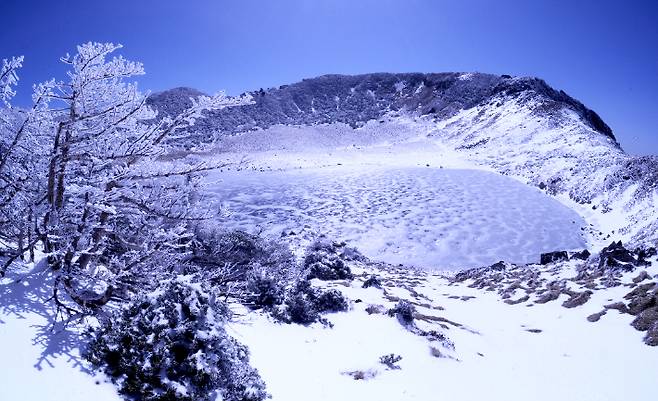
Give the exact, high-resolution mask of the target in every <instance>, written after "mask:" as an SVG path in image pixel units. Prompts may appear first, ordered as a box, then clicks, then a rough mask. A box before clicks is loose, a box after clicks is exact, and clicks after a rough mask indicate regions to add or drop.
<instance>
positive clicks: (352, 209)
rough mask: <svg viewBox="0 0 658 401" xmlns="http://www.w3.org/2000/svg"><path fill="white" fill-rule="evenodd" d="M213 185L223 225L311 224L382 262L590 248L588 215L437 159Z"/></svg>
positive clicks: (457, 265)
mask: <svg viewBox="0 0 658 401" xmlns="http://www.w3.org/2000/svg"><path fill="white" fill-rule="evenodd" d="M213 178H215V179H217V180H218V182H216V184H214V185H212V191H213V193H214V194H215V195H216V196H217V198H218V199H219V200H221V201H222V202H223V205H224V207H225V208H226V212H227V214H228V215H227V216H226V219H225V220H224V221H222V222H221V223H222V225H223V226H226V227H231V228H236V229H243V230H246V231H250V232H262V233H263V234H265V235H273V236H278V235H280V234H281V233H282V232H288V231H293V232H300V231H301V230H302V228H304V227H305V226H306V227H307V228H310V229H311V230H313V231H316V232H321V233H323V234H325V235H327V236H329V237H331V238H334V239H336V240H343V241H346V242H347V243H348V244H349V245H350V246H355V247H357V248H358V249H359V250H360V251H361V252H362V253H363V254H364V255H366V256H368V257H369V258H371V259H373V260H381V261H386V262H388V263H395V264H398V263H400V264H406V265H414V266H418V267H423V268H434V269H463V268H469V267H479V266H486V265H490V264H493V263H495V262H497V261H500V260H505V261H509V262H515V263H531V262H537V261H538V257H539V255H540V254H541V253H542V252H548V251H553V250H563V249H568V250H573V249H582V248H583V247H584V246H585V245H586V243H585V240H584V239H583V236H582V229H584V227H585V225H586V224H585V222H584V220H583V219H582V218H581V217H580V216H579V215H578V214H577V213H576V212H574V211H572V210H571V209H569V208H567V207H565V206H564V205H562V204H560V203H559V202H558V201H556V200H554V199H552V198H550V197H549V196H547V195H545V194H544V193H542V192H541V191H539V190H538V189H535V188H531V187H528V186H526V185H524V184H522V183H520V182H518V181H515V180H512V179H510V178H507V177H503V176H501V175H498V174H494V173H490V172H484V171H478V170H463V169H439V168H431V167H427V166H426V167H407V168H404V167H398V168H390V167H376V166H368V167H362V166H359V167H352V166H345V167H344V166H337V167H330V168H322V169H320V168H316V169H304V170H288V171H268V172H254V171H249V170H248V171H241V172H225V173H220V174H217V175H215V176H214V177H213Z"/></svg>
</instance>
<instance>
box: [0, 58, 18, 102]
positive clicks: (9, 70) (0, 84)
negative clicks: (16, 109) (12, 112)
mask: <svg viewBox="0 0 658 401" xmlns="http://www.w3.org/2000/svg"><path fill="white" fill-rule="evenodd" d="M22 66H23V56H20V57H12V58H10V59H3V60H2V68H0V100H2V101H3V102H5V104H6V105H8V104H9V100H10V99H11V98H12V97H14V95H15V94H16V91H15V89H14V87H15V86H16V85H18V74H17V73H16V71H18V69H19V68H21V67H22Z"/></svg>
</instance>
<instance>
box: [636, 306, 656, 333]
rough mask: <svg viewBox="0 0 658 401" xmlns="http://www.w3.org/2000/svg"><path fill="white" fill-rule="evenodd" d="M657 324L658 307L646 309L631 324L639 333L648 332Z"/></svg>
mask: <svg viewBox="0 0 658 401" xmlns="http://www.w3.org/2000/svg"><path fill="white" fill-rule="evenodd" d="M656 322H658V307H657V306H653V307H651V308H648V309H645V310H644V311H642V312H641V313H640V314H639V315H637V317H636V318H635V320H633V322H632V323H631V326H633V327H635V329H637V330H639V331H646V330H649V329H650V328H652V327H653V325H654V324H656Z"/></svg>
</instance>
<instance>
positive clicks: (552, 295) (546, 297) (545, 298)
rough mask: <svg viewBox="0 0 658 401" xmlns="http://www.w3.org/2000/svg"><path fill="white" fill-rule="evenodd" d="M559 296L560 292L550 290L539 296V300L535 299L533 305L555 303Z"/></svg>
mask: <svg viewBox="0 0 658 401" xmlns="http://www.w3.org/2000/svg"><path fill="white" fill-rule="evenodd" d="M560 294H562V291H561V290H559V289H557V290H554V289H550V290H548V291H546V292H545V293H543V294H542V295H540V296H539V298H537V300H536V301H535V303H538V304H545V303H547V302H551V301H555V300H556V299H558V298H559V297H560Z"/></svg>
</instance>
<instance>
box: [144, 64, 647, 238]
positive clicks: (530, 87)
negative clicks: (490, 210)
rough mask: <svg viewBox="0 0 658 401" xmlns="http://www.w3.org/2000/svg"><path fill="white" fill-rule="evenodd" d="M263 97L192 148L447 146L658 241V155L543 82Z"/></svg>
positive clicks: (359, 83)
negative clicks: (639, 149) (619, 136)
mask: <svg viewBox="0 0 658 401" xmlns="http://www.w3.org/2000/svg"><path fill="white" fill-rule="evenodd" d="M179 92H180V93H182V94H181V95H179V96H177V95H176V94H177V93H179ZM194 93H195V92H190V91H188V90H185V91H182V90H175V91H174V92H164V93H162V94H156V95H154V96H153V97H152V98H151V102H152V104H153V105H154V106H155V107H159V108H161V110H162V111H163V112H164V113H167V112H168V110H169V109H170V108H171V107H172V106H171V104H175V103H176V102H175V101H174V99H176V98H178V99H179V103H181V104H183V103H185V102H186V101H189V96H190V95H194ZM253 95H254V99H255V103H254V104H253V105H250V106H246V107H242V108H231V109H225V110H222V111H218V112H214V113H213V114H212V115H211V116H210V118H208V119H206V120H205V121H204V122H202V123H201V124H202V125H200V126H198V127H197V128H196V131H194V132H193V133H191V134H190V135H191V136H190V142H189V143H188V146H191V147H193V146H194V145H195V144H198V143H199V142H203V141H208V140H211V139H216V140H217V142H218V145H217V149H216V151H217V152H220V154H221V156H222V157H226V158H228V159H231V160H239V159H240V158H241V157H243V156H245V155H247V156H248V158H249V159H250V160H252V161H253V162H254V163H253V164H252V165H253V166H255V168H257V169H260V168H269V167H272V166H276V167H282V168H285V167H291V166H295V162H291V160H295V161H297V162H299V161H300V160H304V159H306V160H312V161H311V162H310V164H311V165H317V164H318V163H325V164H332V161H331V157H333V158H335V159H336V160H338V159H341V158H342V157H343V155H345V154H347V155H348V156H347V157H350V158H352V159H354V157H353V156H354V155H359V156H358V157H361V156H360V154H364V155H367V154H372V153H373V152H376V151H375V150H374V149H376V150H381V151H382V152H384V153H390V154H395V155H396V156H397V157H398V158H402V159H405V160H411V159H415V158H417V155H418V154H419V152H420V153H421V154H423V156H427V154H428V151H427V149H431V148H441V149H444V150H447V153H451V154H450V155H449V156H448V157H449V158H450V159H451V160H455V159H458V160H460V161H461V163H462V164H467V165H469V166H470V167H471V168H484V169H487V170H492V171H496V172H498V173H500V174H505V175H509V176H512V177H516V178H518V179H520V180H522V181H524V182H526V183H528V184H530V185H533V186H537V187H539V188H542V189H544V190H546V192H547V193H549V194H550V195H553V196H556V197H558V198H560V199H562V200H563V201H564V202H565V203H567V204H569V205H570V206H572V207H574V208H575V209H576V210H577V211H579V212H580V213H581V214H582V215H583V216H584V217H586V218H587V219H588V220H591V221H592V222H594V223H596V227H597V229H598V233H600V234H598V233H596V234H598V237H599V238H600V239H601V242H600V243H599V244H598V245H603V243H604V242H605V241H608V240H610V239H622V240H624V241H630V242H632V243H634V244H638V245H642V244H643V245H653V244H655V241H656V240H657V239H658V234H657V233H658V157H652V156H647V157H633V156H629V155H627V154H626V153H625V152H624V151H623V150H622V149H621V147H620V146H619V144H618V143H617V141H616V139H615V137H614V135H613V133H612V131H611V130H610V128H609V127H608V126H607V125H606V124H605V123H604V122H603V120H602V119H601V118H600V117H599V116H598V115H597V114H596V113H595V112H593V111H592V110H590V109H588V108H587V107H585V106H584V105H583V104H582V103H580V102H578V101H577V100H575V99H573V98H571V97H570V96H568V95H567V94H566V93H564V92H562V91H557V90H555V89H553V88H551V87H550V86H548V85H547V84H546V83H545V82H544V81H542V80H540V79H536V78H517V77H509V76H494V75H490V74H479V73H468V74H462V73H444V74H368V75H359V76H341V75H328V76H323V77H319V78H314V79H309V80H304V81H302V82H299V83H296V84H292V85H288V86H283V87H280V88H277V89H269V90H266V91H265V90H261V91H258V92H254V93H253ZM165 100H166V102H165ZM220 133H221V135H220ZM217 138H219V139H217ZM410 144H414V145H415V146H410ZM346 152H347V153H346ZM309 153H310V154H311V155H309ZM318 153H324V154H330V156H331V157H324V158H323V157H322V156H321V155H318ZM445 153H446V152H443V155H445ZM443 155H442V157H444V156H443ZM365 157H367V156H365ZM265 159H267V163H264V162H262V161H264V160H265ZM319 159H322V160H321V161H319ZM434 159H436V158H434ZM439 163H440V161H439ZM297 165H299V163H297Z"/></svg>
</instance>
